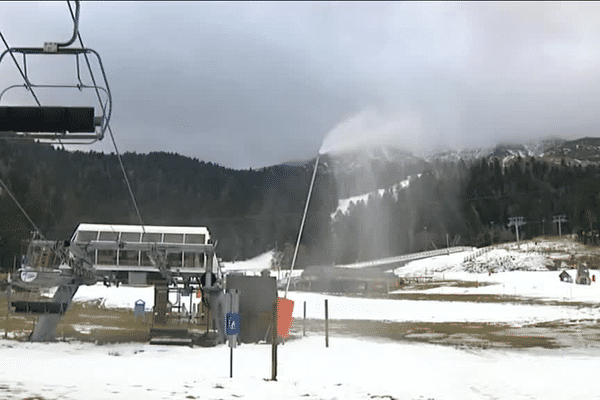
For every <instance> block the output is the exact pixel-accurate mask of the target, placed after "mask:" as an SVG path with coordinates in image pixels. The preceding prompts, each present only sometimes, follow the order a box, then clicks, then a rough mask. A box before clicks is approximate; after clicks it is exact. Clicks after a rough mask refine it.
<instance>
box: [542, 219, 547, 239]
mask: <svg viewBox="0 0 600 400" xmlns="http://www.w3.org/2000/svg"><path fill="white" fill-rule="evenodd" d="M542 236H544V237H545V236H546V220H545V219H544V218H542Z"/></svg>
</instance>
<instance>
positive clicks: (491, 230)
mask: <svg viewBox="0 0 600 400" xmlns="http://www.w3.org/2000/svg"><path fill="white" fill-rule="evenodd" d="M494 222H495V221H490V223H491V224H492V229H490V234H491V236H492V246H493V245H494Z"/></svg>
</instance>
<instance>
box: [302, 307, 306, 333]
mask: <svg viewBox="0 0 600 400" xmlns="http://www.w3.org/2000/svg"><path fill="white" fill-rule="evenodd" d="M302 336H306V301H305V302H304V323H303V325H302Z"/></svg>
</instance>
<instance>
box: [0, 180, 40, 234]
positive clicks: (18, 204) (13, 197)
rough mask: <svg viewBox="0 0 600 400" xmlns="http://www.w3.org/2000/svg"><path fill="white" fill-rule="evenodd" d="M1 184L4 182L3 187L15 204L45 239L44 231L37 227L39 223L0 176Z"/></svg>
mask: <svg viewBox="0 0 600 400" xmlns="http://www.w3.org/2000/svg"><path fill="white" fill-rule="evenodd" d="M0 184H2V187H3V188H4V190H6V192H7V193H8V195H9V196H10V198H11V199H12V200H13V201H14V202H15V204H16V205H17V207H19V209H20V210H21V212H22V213H23V215H25V218H27V220H28V221H29V223H30V224H31V225H32V226H33V228H34V229H35V231H36V232H37V234H38V235H40V237H41V238H42V239H44V240H45V238H44V235H43V234H42V231H40V229H39V228H38V227H37V225H36V224H35V223H34V222H33V221H32V220H31V218H29V215H28V214H27V212H26V211H25V210H24V209H23V207H21V204H20V203H19V200H17V198H16V197H15V196H14V195H13V194H12V192H11V191H10V189H9V188H8V187H7V186H6V184H5V183H4V181H3V180H2V178H0Z"/></svg>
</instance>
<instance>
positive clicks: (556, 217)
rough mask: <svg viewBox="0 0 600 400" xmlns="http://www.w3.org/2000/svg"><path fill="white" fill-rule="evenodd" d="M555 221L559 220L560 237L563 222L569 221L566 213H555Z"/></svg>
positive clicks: (559, 235)
mask: <svg viewBox="0 0 600 400" xmlns="http://www.w3.org/2000/svg"><path fill="white" fill-rule="evenodd" d="M553 222H558V237H561V236H562V223H563V222H567V216H566V215H564V214H563V215H555V216H554V220H553Z"/></svg>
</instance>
